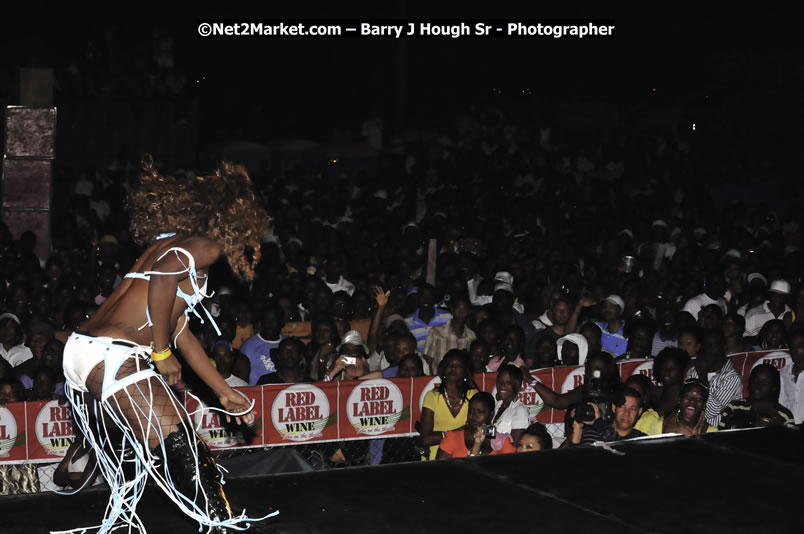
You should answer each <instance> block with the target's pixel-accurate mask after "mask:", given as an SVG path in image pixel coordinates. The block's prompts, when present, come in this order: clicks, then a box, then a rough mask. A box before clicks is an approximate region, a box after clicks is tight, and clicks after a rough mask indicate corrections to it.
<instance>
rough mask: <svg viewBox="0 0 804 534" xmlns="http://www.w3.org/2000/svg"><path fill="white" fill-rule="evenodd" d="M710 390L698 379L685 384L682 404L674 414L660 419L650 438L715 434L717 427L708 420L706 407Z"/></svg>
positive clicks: (649, 432)
mask: <svg viewBox="0 0 804 534" xmlns="http://www.w3.org/2000/svg"><path fill="white" fill-rule="evenodd" d="M708 398H709V388H708V387H706V385H705V384H704V383H703V382H701V381H700V380H698V379H697V378H693V379H689V380H686V381H685V382H684V385H683V386H682V388H681V402H680V403H679V405H678V408H677V409H676V410H674V411H673V413H671V414H669V415H666V416H663V417H660V418H659V419H657V420H656V422H655V423H654V425H653V426H652V427H651V428H649V429H648V431H647V434H648V435H650V436H653V435H657V434H673V433H674V434H685V435H688V436H693V435H696V434H703V433H705V432H715V431H716V430H717V427H716V426H714V425H710V424H709V423H708V422H707V420H706V405H707V399H708Z"/></svg>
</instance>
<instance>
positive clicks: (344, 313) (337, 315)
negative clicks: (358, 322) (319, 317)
mask: <svg viewBox="0 0 804 534" xmlns="http://www.w3.org/2000/svg"><path fill="white" fill-rule="evenodd" d="M329 316H330V317H332V318H333V319H335V320H336V321H337V320H338V319H343V320H346V321H348V320H350V319H351V318H352V299H351V298H350V297H349V293H347V292H346V291H343V290H340V291H336V292H334V293H333V294H332V299H331V300H330V305H329Z"/></svg>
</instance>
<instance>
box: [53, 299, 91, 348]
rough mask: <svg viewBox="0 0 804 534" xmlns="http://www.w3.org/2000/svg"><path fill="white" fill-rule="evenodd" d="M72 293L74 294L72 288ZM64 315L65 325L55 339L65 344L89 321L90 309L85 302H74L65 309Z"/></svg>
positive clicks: (55, 335)
mask: <svg viewBox="0 0 804 534" xmlns="http://www.w3.org/2000/svg"><path fill="white" fill-rule="evenodd" d="M70 292H72V288H70ZM62 315H64V323H63V324H62V326H61V327H60V328H59V329H58V331H57V332H56V333H55V334H54V337H55V338H56V339H58V340H59V341H60V342H61V343H62V344H65V343H67V339H68V338H69V337H70V336H71V335H72V333H73V332H75V331H76V330H78V327H79V326H80V325H81V323H83V322H84V321H86V320H87V319H89V308H88V306H87V305H86V304H84V303H83V302H79V301H77V300H73V301H71V302H70V303H69V304H68V305H67V306H66V307H65V309H64V313H63V314H62ZM57 324H58V323H57Z"/></svg>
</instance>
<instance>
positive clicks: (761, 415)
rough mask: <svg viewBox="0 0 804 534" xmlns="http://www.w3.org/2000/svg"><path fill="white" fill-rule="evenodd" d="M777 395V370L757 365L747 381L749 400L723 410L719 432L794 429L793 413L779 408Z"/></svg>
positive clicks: (781, 407)
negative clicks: (751, 429)
mask: <svg viewBox="0 0 804 534" xmlns="http://www.w3.org/2000/svg"><path fill="white" fill-rule="evenodd" d="M780 392H781V380H780V378H779V370H778V369H776V367H774V366H773V365H771V364H769V363H763V364H760V365H757V366H756V367H754V369H752V370H751V375H750V376H749V378H748V398H747V399H744V400H736V401H732V402H730V403H729V405H728V406H726V409H725V410H723V414H722V415H721V416H720V424H719V425H718V429H719V430H728V429H732V428H754V427H765V426H793V425H794V424H795V423H794V421H793V413H792V412H791V411H790V410H788V409H787V408H785V407H784V406H782V405H781V404H779V393H780Z"/></svg>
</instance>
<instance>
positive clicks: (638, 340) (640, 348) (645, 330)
mask: <svg viewBox="0 0 804 534" xmlns="http://www.w3.org/2000/svg"><path fill="white" fill-rule="evenodd" d="M627 330H628V332H627V334H628V335H626V339H627V340H628V343H627V345H626V350H625V354H623V355H622V356H621V358H622V359H625V360H644V359H645V358H650V351H651V346H652V345H653V327H652V326H651V324H650V323H649V322H648V321H647V320H639V321H632V322H631V323H630V324H629V325H628V328H627Z"/></svg>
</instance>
